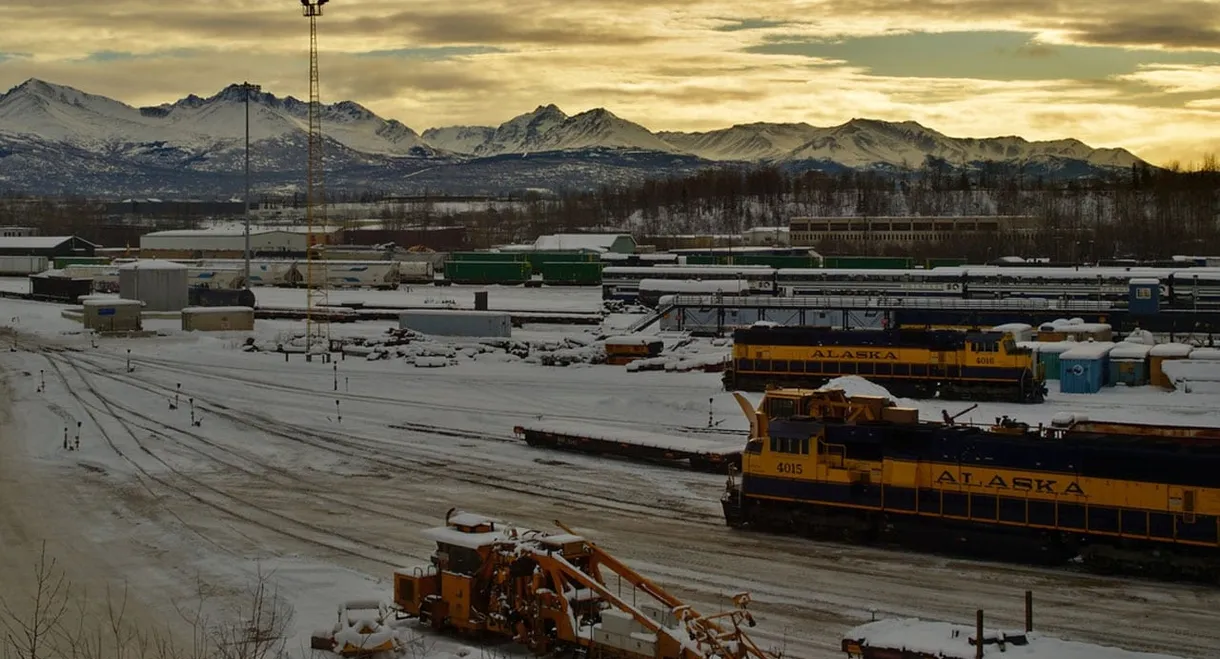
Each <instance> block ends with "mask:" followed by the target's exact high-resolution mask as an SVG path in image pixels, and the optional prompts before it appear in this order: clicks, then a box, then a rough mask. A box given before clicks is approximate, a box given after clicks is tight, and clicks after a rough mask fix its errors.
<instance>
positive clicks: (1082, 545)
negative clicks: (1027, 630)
mask: <svg viewBox="0 0 1220 659" xmlns="http://www.w3.org/2000/svg"><path fill="white" fill-rule="evenodd" d="M737 399H738V403H739V404H740V405H741V407H742V410H743V411H744V412H745V413H746V416H747V418H748V419H749V421H750V426H751V427H750V439H749V440H748V442H747V444H746V449H745V452H744V453H743V458H742V469H741V474H740V477H737V476H736V475H732V476H731V477H730V479H729V482H728V484H727V485H726V489H725V492H724V495H723V497H722V499H721V503H722V507H723V512H724V516H725V521H726V523H727V524H728V525H729V526H730V527H733V528H739V529H751V530H762V531H768V532H785V533H796V534H800V535H807V536H810V537H817V538H827V539H832V540H840V541H848V542H852V543H878V544H893V545H899V546H904V547H908V548H916V549H922V550H926V551H932V552H952V553H959V552H961V553H966V554H970V555H979V556H984V557H988V558H999V559H1004V560H1015V561H1018V562H1038V563H1051V564H1069V563H1083V564H1084V565H1086V566H1088V567H1091V568H1094V569H1097V570H1100V571H1106V572H1123V573H1127V572H1133V573H1138V574H1144V575H1150V576H1161V577H1171V578H1181V577H1187V578H1202V579H1205V580H1207V581H1209V582H1212V583H1220V444H1218V443H1217V442H1215V441H1214V440H1213V439H1211V438H1210V437H1211V435H1214V432H1213V433H1209V432H1206V429H1203V430H1204V432H1190V431H1187V430H1183V429H1182V428H1165V429H1162V428H1158V427H1155V426H1147V425H1137V424H1089V423H1087V422H1083V423H1081V422H1077V421H1075V420H1067V422H1066V423H1057V424H1052V425H1051V426H1049V427H1042V426H1038V427H1036V428H1035V427H1031V426H1029V425H1028V424H1024V423H1018V422H1016V421H1013V420H1011V419H1008V418H1006V417H1005V418H1002V419H997V420H996V423H995V424H994V425H992V426H990V427H987V426H976V425H969V424H957V423H955V422H954V420H953V418H952V417H949V415H948V413H946V414H945V417H946V418H945V421H944V422H927V421H921V420H919V418H918V411H917V410H915V409H911V408H901V407H897V406H895V405H894V403H893V402H892V401H890V400H889V399H886V398H881V397H848V396H846V395H845V394H844V392H843V391H841V390H817V391H815V390H808V389H773V390H771V391H768V392H767V394H766V395H765V396H764V397H763V400H762V402H761V403H760V404H759V405H758V407H757V408H755V407H753V406H752V405H750V403H749V402H748V401H746V400H745V399H744V398H743V397H742V396H741V395H740V394H738V395H737Z"/></svg>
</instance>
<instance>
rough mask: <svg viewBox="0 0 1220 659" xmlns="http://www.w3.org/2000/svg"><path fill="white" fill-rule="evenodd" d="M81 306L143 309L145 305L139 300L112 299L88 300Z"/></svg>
mask: <svg viewBox="0 0 1220 659" xmlns="http://www.w3.org/2000/svg"><path fill="white" fill-rule="evenodd" d="M81 306H85V307H142V306H144V303H143V302H141V301H139V300H125V299H123V298H121V297H111V298H93V297H91V298H88V299H86V300H83V301H82V302H81Z"/></svg>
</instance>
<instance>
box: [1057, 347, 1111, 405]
mask: <svg viewBox="0 0 1220 659" xmlns="http://www.w3.org/2000/svg"><path fill="white" fill-rule="evenodd" d="M1113 349H1114V344H1113V343H1109V342H1097V343H1081V344H1078V345H1077V346H1076V347H1075V348H1072V349H1071V350H1068V351H1067V352H1064V353H1063V354H1061V355H1059V391H1061V392H1063V393H1065V394H1095V393H1097V392H1099V391H1101V388H1102V387H1104V386H1105V385H1106V384H1107V383H1108V382H1109V377H1108V375H1107V373H1106V366H1107V364H1106V361H1107V357H1108V356H1109V354H1110V351H1111V350H1113Z"/></svg>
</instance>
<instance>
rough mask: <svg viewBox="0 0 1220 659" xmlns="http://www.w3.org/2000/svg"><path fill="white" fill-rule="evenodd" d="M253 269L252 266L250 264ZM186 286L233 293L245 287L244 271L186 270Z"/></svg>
mask: <svg viewBox="0 0 1220 659" xmlns="http://www.w3.org/2000/svg"><path fill="white" fill-rule="evenodd" d="M250 269H251V270H253V269H254V264H250ZM186 284H187V286H198V287H201V288H211V289H213V290H228V291H233V290H237V289H239V288H245V287H246V277H245V272H244V270H238V269H233V268H194V267H190V268H187V270H186Z"/></svg>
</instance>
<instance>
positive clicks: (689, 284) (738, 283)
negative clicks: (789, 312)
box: [640, 279, 750, 293]
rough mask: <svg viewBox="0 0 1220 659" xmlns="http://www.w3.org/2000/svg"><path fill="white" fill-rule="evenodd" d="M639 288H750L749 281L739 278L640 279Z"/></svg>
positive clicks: (726, 290)
mask: <svg viewBox="0 0 1220 659" xmlns="http://www.w3.org/2000/svg"><path fill="white" fill-rule="evenodd" d="M640 290H641V291H665V292H666V293H745V292H747V291H749V290H750V282H748V281H742V280H740V279H712V280H710V281H693V280H688V279H641V280H640Z"/></svg>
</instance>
